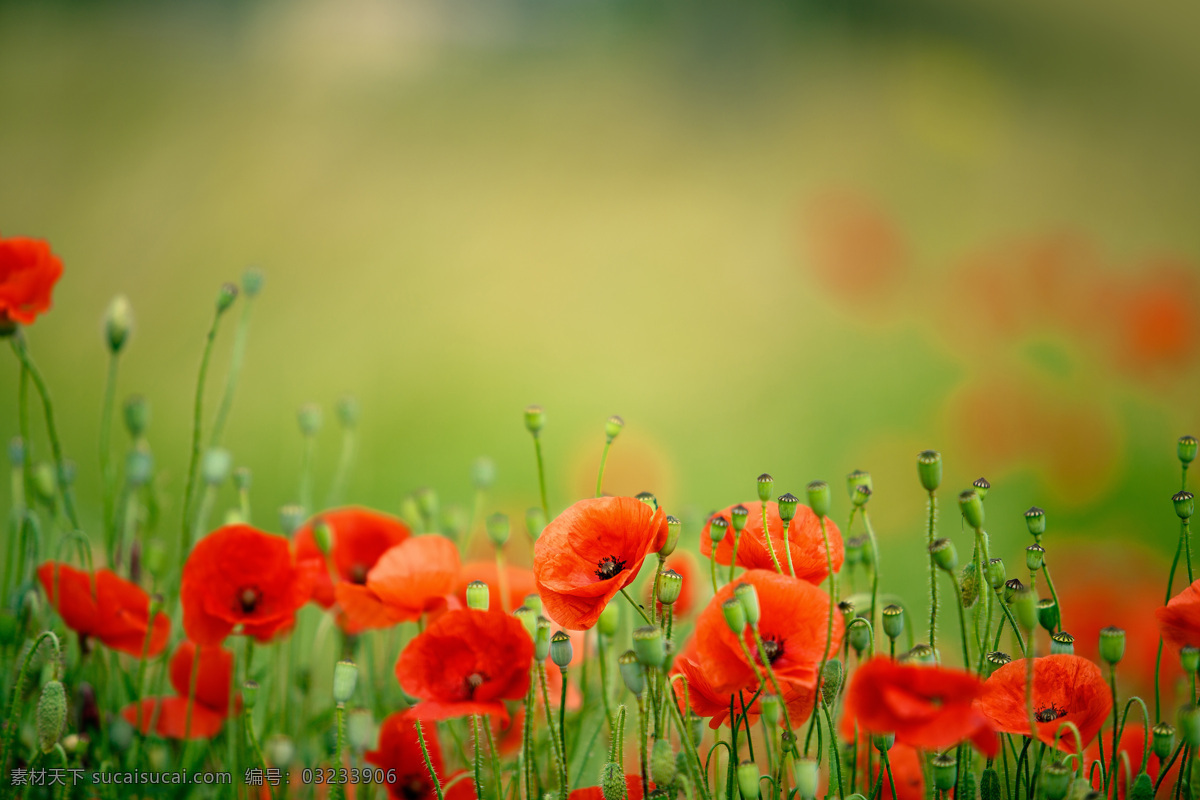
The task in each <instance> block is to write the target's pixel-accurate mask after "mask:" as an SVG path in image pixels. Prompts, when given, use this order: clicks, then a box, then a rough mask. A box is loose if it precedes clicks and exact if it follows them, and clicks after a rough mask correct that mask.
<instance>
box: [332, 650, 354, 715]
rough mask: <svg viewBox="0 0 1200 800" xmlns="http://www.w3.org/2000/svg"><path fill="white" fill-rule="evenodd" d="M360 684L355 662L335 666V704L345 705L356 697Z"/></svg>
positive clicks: (340, 663) (338, 663)
mask: <svg viewBox="0 0 1200 800" xmlns="http://www.w3.org/2000/svg"><path fill="white" fill-rule="evenodd" d="M357 684H358V666H357V665H356V664H355V663H354V662H353V661H344V660H343V661H339V662H337V663H336V664H334V665H333V702H335V703H337V704H339V705H344V704H346V703H348V702H350V698H351V697H353V696H354V687H355V686H356V685H357Z"/></svg>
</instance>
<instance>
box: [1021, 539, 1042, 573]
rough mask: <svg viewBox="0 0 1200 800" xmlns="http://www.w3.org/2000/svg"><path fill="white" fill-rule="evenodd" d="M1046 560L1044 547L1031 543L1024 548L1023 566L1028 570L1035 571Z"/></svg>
mask: <svg viewBox="0 0 1200 800" xmlns="http://www.w3.org/2000/svg"><path fill="white" fill-rule="evenodd" d="M1045 560H1046V548H1044V547H1042V546H1041V545H1040V544H1031V545H1029V546H1028V547H1026V548H1025V566H1026V567H1027V568H1028V569H1029V571H1030V572H1037V571H1038V570H1039V569H1041V568H1042V563H1043V562H1044V561H1045Z"/></svg>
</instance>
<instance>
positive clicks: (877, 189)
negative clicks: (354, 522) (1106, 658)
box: [0, 0, 1200, 620]
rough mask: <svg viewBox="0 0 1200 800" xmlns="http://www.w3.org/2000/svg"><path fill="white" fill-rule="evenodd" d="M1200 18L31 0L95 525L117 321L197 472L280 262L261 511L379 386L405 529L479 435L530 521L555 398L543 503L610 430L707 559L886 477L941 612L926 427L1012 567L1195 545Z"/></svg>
mask: <svg viewBox="0 0 1200 800" xmlns="http://www.w3.org/2000/svg"><path fill="white" fill-rule="evenodd" d="M1197 23H1200V7H1197V6H1195V5H1194V4H1190V3H1186V2H1175V3H1163V4H1158V5H1156V6H1155V7H1154V8H1153V9H1149V8H1146V7H1137V6H1134V5H1130V4H1127V3H1118V2H1106V3H1098V2H1094V0H1089V1H1088V2H1083V0H1068V1H1067V2H1059V3H1053V4H1042V3H1032V2H1017V3H1013V2H1001V1H1000V0H986V1H985V2H978V3H971V4H961V3H955V2H932V1H928V2H906V3H903V4H895V3H888V2H864V1H862V0H856V1H853V2H816V3H788V4H783V3H770V4H759V5H755V6H753V7H747V6H746V5H738V6H734V5H732V4H724V3H699V4H683V3H634V2H578V3H551V2H545V1H541V2H517V3H514V2H493V1H489V2H469V1H465V0H464V1H461V2H460V1H456V2H432V0H430V1H428V2H381V1H378V0H349V1H346V0H341V1H338V2H333V1H332V0H303V1H302V2H294V3H283V2H276V3H243V2H225V3H210V4H189V3H170V4H149V3H136V2H124V3H108V4H86V3H78V4H72V3H37V4H34V3H18V4H5V5H3V6H0V108H2V109H3V112H2V113H0V235H10V236H11V235H28V236H35V237H43V238H46V239H48V240H49V241H50V242H51V243H52V245H53V247H54V249H55V251H56V252H57V253H58V254H59V255H60V256H61V257H62V259H63V261H64V263H65V265H66V272H65V274H64V277H63V279H62V281H61V283H60V284H59V286H58V288H57V290H56V293H55V307H54V310H53V311H52V312H51V313H50V314H48V315H46V316H45V317H43V318H41V319H40V320H39V321H38V322H37V323H36V324H35V325H34V326H33V327H32V328H31V329H29V330H28V336H29V339H30V343H31V348H32V350H33V352H34V354H35V357H36V358H37V359H38V360H39V362H40V364H41V366H42V367H43V369H44V371H45V373H46V375H47V378H48V380H49V381H50V384H51V386H52V388H53V391H54V393H55V397H56V400H57V404H58V412H59V415H60V420H61V422H60V424H61V427H62V432H63V436H64V439H65V445H66V449H67V451H68V454H69V456H70V457H72V458H73V459H74V460H76V461H77V462H78V464H79V466H80V476H79V494H80V496H81V499H82V501H83V505H84V514H85V517H87V518H88V519H89V520H90V522H91V523H92V524H95V522H96V521H97V519H98V517H99V512H98V508H99V493H98V478H97V471H96V467H95V465H96V463H97V431H98V420H99V416H100V402H101V387H102V383H103V376H104V370H105V350H104V346H103V341H102V336H101V330H102V324H101V318H102V314H103V310H104V308H105V305H106V304H107V302H108V301H109V299H110V298H111V297H112V296H113V295H115V294H117V293H126V294H127V295H128V296H129V298H130V299H131V301H132V303H133V307H134V310H135V313H136V319H137V327H136V330H135V332H134V335H133V338H132V340H131V342H130V344H129V346H128V348H127V351H126V356H125V358H124V360H123V363H122V367H121V375H120V392H119V396H121V397H123V396H125V395H126V394H129V393H132V392H141V393H144V394H145V395H147V396H148V397H149V398H150V400H151V402H152V404H153V412H154V421H153V426H152V430H151V437H150V438H151V442H152V443H153V446H154V448H155V452H156V456H157V462H158V466H159V469H160V471H161V472H162V479H163V480H164V481H166V485H167V487H168V488H169V489H171V490H173V491H178V489H179V487H180V485H181V484H182V482H183V473H184V472H185V468H186V454H187V443H188V436H189V433H190V427H189V425H190V413H191V411H190V409H191V401H192V393H193V391H194V385H195V380H196V369H197V365H198V361H199V356H200V352H201V347H202V340H203V336H204V332H205V330H206V326H207V325H208V322H209V319H210V317H211V313H212V307H213V301H214V298H215V295H216V289H217V286H218V285H219V283H220V282H221V281H223V280H235V281H236V280H237V279H238V278H239V276H240V275H241V273H242V271H243V269H244V268H245V267H246V266H248V265H257V266H259V267H260V268H261V269H262V270H263V271H264V272H265V274H266V276H267V282H266V286H265V288H264V290H263V293H262V295H261V296H260V297H259V298H258V300H257V301H256V306H255V309H254V315H253V321H252V334H251V338H250V343H249V349H248V352H247V357H246V365H245V372H244V376H243V380H242V383H241V386H240V389H239V393H238V396H237V398H236V402H235V406H234V413H233V417H232V420H231V423H230V425H229V428H228V434H227V436H226V443H227V445H228V446H229V447H230V449H231V450H232V451H233V452H234V454H235V458H236V463H237V464H240V465H246V466H249V467H250V468H252V469H253V471H254V481H255V482H254V489H253V504H254V508H255V521H256V522H257V523H259V524H261V525H263V526H264V527H269V528H272V529H276V528H277V522H276V514H275V512H274V509H275V508H277V507H278V506H279V505H281V504H283V503H287V502H294V501H295V500H296V494H297V483H298V477H297V471H298V463H299V460H300V453H301V440H300V436H299V434H298V430H297V425H296V409H297V408H298V407H299V406H300V405H301V404H302V403H304V402H307V401H315V402H318V403H320V404H322V405H323V407H324V408H325V411H326V415H325V416H326V424H325V429H324V430H323V431H322V433H321V436H320V439H319V445H318V456H319V458H320V464H319V469H318V483H317V490H318V497H320V496H321V495H322V494H323V492H324V490H325V488H326V486H327V485H328V481H329V477H330V475H331V473H332V471H333V465H334V461H335V459H336V455H337V447H338V437H339V433H338V430H337V425H336V419H335V415H334V412H333V408H334V403H335V402H336V399H337V398H338V397H339V396H341V395H343V394H344V393H351V394H353V395H355V396H357V397H358V398H359V399H360V401H361V404H362V409H363V416H362V426H361V429H362V437H363V439H362V447H361V458H360V460H359V461H358V463H357V466H356V468H355V471H354V474H353V476H352V479H351V489H350V494H351V496H352V497H353V498H354V499H355V500H357V501H359V502H363V503H368V504H371V505H374V506H377V507H380V508H383V509H389V510H395V509H397V508H398V507H399V504H400V501H401V499H402V498H403V497H404V495H405V494H406V493H407V492H409V491H411V490H413V489H414V488H416V487H419V486H425V485H428V486H433V487H436V488H437V489H438V490H439V491H440V493H441V495H442V497H443V499H444V500H445V501H456V502H461V503H469V502H470V500H471V498H472V490H471V485H470V479H469V467H470V464H471V462H472V460H473V459H474V458H475V457H476V456H479V455H481V454H487V455H490V456H492V457H493V458H494V459H495V460H496V462H497V465H498V471H499V482H498V485H497V491H496V493H495V495H494V498H493V500H492V501H491V502H489V504H488V505H489V508H488V509H485V510H487V511H490V510H492V509H493V507H494V508H501V509H504V510H507V511H509V512H511V513H514V514H521V513H523V510H524V509H525V508H526V507H528V506H530V505H535V504H536V497H537V495H536V477H535V475H536V473H535V470H534V462H533V452H532V447H531V444H530V440H529V436H528V434H527V433H526V432H525V430H524V428H523V426H522V422H521V410H522V408H523V407H524V406H525V405H527V404H529V403H540V404H542V405H543V406H544V407H545V408H546V410H547V419H548V422H547V427H546V429H545V431H544V436H543V438H544V444H545V448H546V457H547V463H548V466H549V493H550V502H551V506H552V507H554V508H562V507H564V506H565V505H566V504H568V503H569V502H571V501H572V500H573V499H576V498H578V497H580V496H586V495H587V494H589V493H590V490H591V487H592V485H593V483H594V480H595V478H594V475H595V469H596V465H597V462H598V459H599V453H600V449H601V445H602V443H603V436H602V430H603V423H604V420H605V419H606V418H607V417H608V415H610V414H613V413H618V414H621V415H622V416H624V418H625V420H626V422H627V427H626V429H625V432H624V433H623V434H622V435H621V437H620V438H619V439H618V441H617V443H616V445H615V446H614V449H613V452H612V456H611V460H610V464H609V479H608V481H607V484H606V485H607V488H608V489H609V490H610V491H612V492H620V493H633V492H637V491H639V490H642V489H649V490H651V491H654V492H656V493H657V494H658V495H659V497H660V499H661V500H662V502H663V503H664V505H666V506H667V507H668V509H669V510H673V511H677V512H683V513H686V514H687V518H688V519H689V521H690V529H691V530H690V533H691V535H694V534H695V533H696V531H697V530H698V520H699V519H700V518H701V517H702V516H703V514H704V513H706V512H707V511H708V510H710V509H713V508H717V507H722V506H725V505H728V504H730V503H734V502H737V501H739V500H748V499H750V498H752V497H753V496H754V481H755V477H756V476H757V475H758V474H759V473H760V472H763V471H769V472H771V473H773V474H774V476H775V478H776V481H777V484H776V486H777V489H778V490H779V491H780V492H782V491H787V490H791V491H793V492H796V493H797V494H802V489H803V486H804V485H805V483H806V482H808V481H809V480H812V479H815V478H825V479H827V480H829V481H830V482H831V483H833V484H834V486H835V487H840V486H841V485H842V476H843V475H844V474H845V473H846V472H848V471H850V470H851V469H854V468H864V469H869V470H871V471H872V473H873V474H874V476H875V487H876V492H875V495H874V500H873V501H872V504H871V505H872V509H873V513H874V519H875V524H876V527H877V529H878V532H879V535H880V537H881V540H882V547H883V550H884V556H885V559H887V560H888V562H889V563H895V564H897V567H896V568H892V569H891V576H889V575H888V574H887V573H886V572H885V574H884V584H885V588H888V589H891V590H900V591H902V592H903V593H904V594H906V595H908V596H910V597H913V598H914V599H915V598H917V597H919V595H920V593H921V592H922V591H923V590H922V589H921V586H920V583H919V582H915V581H914V582H913V584H912V585H907V584H906V583H905V582H904V579H903V578H902V577H901V576H903V575H904V574H905V573H904V569H903V568H902V567H904V566H905V565H916V563H917V561H918V559H920V558H921V557H922V552H921V547H920V546H919V545H917V542H918V541H919V540H921V539H922V538H923V533H922V525H923V515H924V509H925V501H924V497H923V496H922V493H921V491H920V489H919V486H918V484H917V480H916V475H915V464H914V461H915V456H916V453H917V452H918V451H919V450H921V449H923V448H926V447H933V448H937V449H940V450H941V451H942V452H943V453H944V454H945V460H946V482H945V490H944V491H943V496H944V497H946V498H947V499H948V500H950V499H951V498H953V495H954V493H956V492H957V490H958V489H960V488H964V487H966V486H967V485H968V484H969V483H970V481H971V480H973V479H974V478H977V477H979V476H980V475H984V476H986V477H987V478H988V479H989V480H991V482H992V484H993V487H994V489H993V491H992V493H991V494H990V495H989V497H988V500H987V503H988V509H989V527H990V528H991V529H992V532H993V535H994V536H995V537H996V538H997V539H998V541H999V544H998V545H996V546H995V547H998V548H999V551H1000V552H1001V553H1002V554H1003V555H1005V556H1007V557H1008V558H1010V559H1011V560H1012V561H1013V562H1017V561H1019V549H1018V548H1019V547H1023V546H1024V545H1025V544H1026V543H1027V541H1026V538H1027V535H1026V534H1025V533H1024V526H1023V522H1022V518H1021V512H1022V511H1023V510H1024V509H1025V508H1026V507H1028V506H1030V505H1032V504H1037V505H1040V506H1043V507H1045V508H1046V509H1048V513H1049V525H1050V528H1049V530H1050V533H1049V535H1048V538H1047V547H1048V548H1050V549H1051V558H1052V559H1053V558H1054V550H1053V547H1055V546H1056V544H1055V542H1056V541H1058V542H1061V541H1062V539H1065V538H1072V539H1074V540H1076V541H1079V540H1083V541H1086V542H1088V543H1089V546H1090V547H1093V549H1100V548H1108V547H1112V546H1114V545H1115V543H1117V542H1118V541H1122V542H1125V543H1127V544H1128V545H1129V546H1134V545H1136V546H1138V547H1144V548H1148V549H1149V550H1151V551H1152V552H1155V553H1162V552H1168V553H1169V552H1170V549H1171V548H1172V547H1173V545H1174V543H1175V541H1176V537H1177V532H1178V522H1177V520H1176V519H1175V517H1174V515H1173V513H1172V509H1171V504H1170V502H1169V497H1170V495H1171V493H1172V492H1173V491H1175V490H1176V489H1177V488H1178V484H1179V475H1178V473H1179V467H1178V463H1177V461H1176V460H1175V445H1174V442H1175V439H1176V437H1177V436H1179V435H1180V434H1182V433H1187V432H1193V431H1200V425H1198V424H1197V423H1198V422H1200V420H1198V419H1197V401H1196V397H1197V389H1198V388H1200V381H1198V380H1197V377H1196V367H1197V359H1198V356H1200V348H1198V344H1200V330H1198V329H1197V322H1196V312H1197V309H1198V305H1200V303H1198V300H1200V270H1198V269H1197V258H1198V257H1200V228H1198V227H1197V225H1196V224H1195V221H1196V211H1197V208H1200V150H1198V149H1197V148H1196V142H1197V141H1200V106H1197V105H1196V104H1195V103H1194V102H1191V101H1190V99H1191V98H1194V97H1195V96H1196V92H1197V89H1198V88H1200V56H1198V55H1197V51H1196V48H1195V43H1194V35H1193V33H1194V31H1195V30H1196V25H1197ZM239 303H240V301H239ZM237 316H238V309H235V312H234V313H233V314H231V316H230V323H231V324H227V325H226V326H225V329H224V330H223V331H222V333H221V336H220V339H219V341H218V343H217V351H216V356H215V359H214V365H213V372H212V380H211V381H210V384H209V394H208V404H207V410H208V411H209V412H210V414H211V412H212V410H214V409H215V406H216V401H217V398H218V394H219V390H220V388H221V385H222V380H223V375H224V369H225V366H226V364H227V363H228V357H229V349H230V344H231V340H232V336H231V334H232V332H233V327H234V325H233V324H232V322H233V320H235V319H236V318H237ZM14 361H15V360H14V359H12V358H7V359H0V387H3V388H4V389H5V391H0V434H3V435H4V436H5V437H7V436H11V435H13V434H15V432H16V402H15V396H16V392H15V387H16V383H17V381H16V375H17V371H16V369H15V367H14ZM115 440H116V443H117V447H118V449H119V450H123V448H124V446H125V441H126V440H125V437H124V434H123V432H121V433H119V434H118V435H117V436H116V437H115ZM37 448H38V450H37V452H38V455H39V456H41V457H45V456H46V454H47V449H46V446H45V444H44V440H42V439H39V440H38V443H37ZM176 497H177V495H176ZM837 497H838V498H839V503H840V505H839V506H838V507H837V510H836V512H835V513H836V517H835V518H836V519H839V520H841V519H844V518H845V515H846V513H847V511H848V506H847V504H846V502H845V495H842V494H840V492H839V494H838V495H837ZM223 502H225V503H228V504H231V503H232V502H233V498H232V492H230V493H229V494H228V495H227V496H226V497H225V499H224V501H223ZM178 513H179V511H178V499H176V501H175V506H174V507H173V508H172V509H170V510H169V511H168V517H167V519H168V522H167V523H164V529H165V530H168V531H174V530H175V526H176V525H177V522H176V519H177V515H178ZM957 517H958V514H957V511H956V510H954V509H952V508H949V507H946V508H945V511H944V513H943V515H942V520H943V522H942V527H943V532H946V533H950V532H954V533H956V532H957V530H958V528H959V522H958V519H957ZM1059 537H1062V538H1059ZM966 541H967V539H966V537H963V539H962V543H960V549H961V548H962V547H964V546H966V544H965V543H966ZM994 552H995V550H994ZM1060 552H1061V551H1060ZM1059 563H1061V562H1059ZM1063 569H1066V567H1064V568H1063ZM918 574H919V573H918ZM1156 591H1161V590H1160V589H1156ZM1069 613H1070V611H1069V609H1067V619H1068V620H1069Z"/></svg>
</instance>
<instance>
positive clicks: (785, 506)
mask: <svg viewBox="0 0 1200 800" xmlns="http://www.w3.org/2000/svg"><path fill="white" fill-rule="evenodd" d="M776 502H778V503H779V518H780V519H781V520H783V524H784V526H785V527H786V526H787V525H788V524H789V523H791V521H792V519H793V518H795V516H796V506H797V505H799V504H800V498H799V497H796V495H794V494H792V493H791V492H787V493H786V494H781V495H779V497H778V498H777V499H776Z"/></svg>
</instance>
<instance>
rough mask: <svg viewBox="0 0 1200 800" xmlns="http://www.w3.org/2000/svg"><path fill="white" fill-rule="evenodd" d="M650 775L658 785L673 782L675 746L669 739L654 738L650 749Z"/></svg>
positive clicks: (667, 784)
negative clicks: (672, 745) (652, 746)
mask: <svg viewBox="0 0 1200 800" xmlns="http://www.w3.org/2000/svg"><path fill="white" fill-rule="evenodd" d="M650 753H651V755H650V777H651V779H653V781H654V782H655V783H656V784H657V785H659V786H670V785H671V784H672V783H674V782H675V774H676V770H675V748H673V747H671V742H670V740H669V739H655V740H654V748H653V750H651V751H650Z"/></svg>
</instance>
